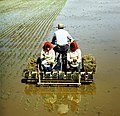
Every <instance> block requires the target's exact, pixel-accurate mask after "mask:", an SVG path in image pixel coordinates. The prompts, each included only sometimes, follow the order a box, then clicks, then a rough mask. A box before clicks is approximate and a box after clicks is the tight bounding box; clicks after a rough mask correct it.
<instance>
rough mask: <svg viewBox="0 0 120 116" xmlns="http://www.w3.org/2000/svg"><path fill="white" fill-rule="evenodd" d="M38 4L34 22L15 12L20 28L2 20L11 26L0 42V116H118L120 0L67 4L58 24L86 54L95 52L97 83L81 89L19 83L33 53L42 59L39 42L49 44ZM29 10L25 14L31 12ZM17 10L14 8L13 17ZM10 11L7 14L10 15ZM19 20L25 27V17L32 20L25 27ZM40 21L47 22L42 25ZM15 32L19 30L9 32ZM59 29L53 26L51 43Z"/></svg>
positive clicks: (70, 1)
mask: <svg viewBox="0 0 120 116" xmlns="http://www.w3.org/2000/svg"><path fill="white" fill-rule="evenodd" d="M12 1H13V0H12ZM55 1H56V0H54V2H55ZM13 2H14V1H13ZM38 3H39V2H38ZM38 3H37V4H38ZM46 3H47V2H46ZM26 4H29V3H27V2H26V3H24V5H25V6H26ZM31 4H33V3H32V1H31ZM40 4H42V0H41V3H39V5H40ZM50 4H51V5H53V4H54V3H53V2H51V3H50ZM11 5H13V4H12V3H11ZM19 5H20V6H21V7H22V8H23V4H22V5H21V1H19V2H17V6H19ZM34 5H35V6H34V7H35V9H34V8H33V9H32V10H30V9H29V10H30V11H31V13H30V14H29V16H28V17H29V18H28V17H27V18H25V15H20V13H19V12H17V11H16V12H15V14H14V16H19V18H18V19H16V20H17V22H16V24H18V26H17V27H16V25H15V27H14V26H12V28H10V25H11V24H14V23H13V22H14V21H13V22H10V19H8V20H7V18H5V19H4V20H2V21H3V22H7V21H8V22H10V23H6V24H5V25H4V26H1V29H2V30H3V31H4V29H7V28H8V29H7V31H8V32H9V33H6V32H5V34H7V36H3V35H2V37H4V38H2V39H1V44H0V47H1V57H0V58H1V61H0V62H1V67H0V71H1V73H0V74H1V75H0V78H1V81H0V88H1V90H0V91H1V94H0V114H2V116H16V115H17V116H24V115H25V116H59V115H60V116H61V115H62V116H74V115H75V116H119V115H120V111H119V107H120V104H119V98H120V91H119V89H120V78H119V77H120V76H119V75H120V61H119V59H120V39H119V38H120V31H119V30H120V21H119V19H120V0H114V1H113V0H94V1H93V0H67V2H66V4H65V6H64V8H63V9H62V11H61V13H60V15H59V16H58V17H57V18H56V20H55V22H54V26H53V27H55V26H56V25H57V24H58V23H59V22H62V23H64V24H65V25H66V30H68V31H69V32H70V34H71V35H73V37H74V38H75V39H76V40H77V43H78V44H79V46H80V48H81V50H82V54H88V53H90V54H92V55H94V56H95V58H96V60H97V72H96V74H95V75H94V77H95V79H94V80H95V82H94V83H93V84H91V85H82V86H81V87H79V88H75V87H69V88H68V87H36V86H35V85H25V84H22V83H21V82H20V81H21V74H22V70H23V69H24V67H26V65H27V64H26V60H27V59H28V58H29V57H32V56H33V55H34V54H35V57H37V56H38V53H39V52H38V51H37V50H38V49H40V48H39V47H38V45H41V44H39V41H38V40H40V39H41V41H45V40H44V39H43V38H42V37H46V36H45V35H46V34H45V35H44V34H43V35H42V34H40V33H43V32H42V31H40V29H41V28H42V29H44V30H47V28H43V27H45V23H46V22H44V20H42V21H41V19H40V14H39V13H40V11H39V10H38V6H37V7H36V4H34ZM43 5H46V4H45V3H44V4H43ZM8 6H9V5H8ZM13 6H14V5H13ZM15 6H16V5H15ZM25 6H24V9H23V11H24V10H25V11H26V9H27V7H25ZM54 6H55V4H54ZM21 7H19V8H21ZM31 8H32V7H31ZM7 10H9V8H8V9H7ZM15 10H17V8H16V9H15ZM40 10H42V9H40ZM27 11H28V10H27ZM27 11H26V12H27ZM38 11H39V13H38ZM12 12H14V10H11V12H10V13H12ZM21 12H22V11H21ZM10 13H8V14H7V16H10ZM16 13H18V14H16ZM24 13H25V12H24ZM34 14H36V15H34ZM50 14H51V13H50ZM50 14H48V15H49V16H48V18H47V17H46V18H45V19H46V20H48V19H50V16H51V15H50ZM34 16H36V17H34ZM52 16H54V14H53V15H52ZM52 16H51V17H52ZM31 17H32V18H31ZM20 18H21V20H20V21H22V23H24V20H26V19H29V20H28V21H27V23H26V22H25V24H24V25H21V24H19V19H20ZM36 19H37V20H36ZM5 20H6V21H5ZM53 20H54V19H53ZM40 21H41V22H44V23H42V24H41V22H40ZM42 25H43V26H42ZM41 26H42V27H41ZM50 26H52V23H50ZM50 26H49V25H48V27H49V29H48V31H46V33H47V32H49V31H50V29H51V27H50ZM28 27H29V28H28ZM35 27H36V28H35ZM40 27H41V28H40ZM37 28H38V30H37ZM11 29H13V30H15V31H10V30H11ZM54 30H56V29H55V28H53V29H52V30H51V32H50V33H49V36H48V37H46V39H47V40H50V38H51V37H52V34H53V32H54ZM39 31H40V32H39ZM34 33H35V35H34ZM47 34H48V33H47ZM34 37H35V39H34ZM3 40H4V41H3ZM24 40H26V41H24ZM32 41H34V43H36V44H34V43H32ZM19 42H21V43H19ZM4 43H5V45H4V47H3V46H2V45H3V44H4ZM17 43H19V44H18V45H17ZM16 46H17V47H16ZM8 48H9V49H8ZM23 51H24V52H23ZM23 53H24V54H23ZM4 58H5V59H4ZM4 60H5V61H4Z"/></svg>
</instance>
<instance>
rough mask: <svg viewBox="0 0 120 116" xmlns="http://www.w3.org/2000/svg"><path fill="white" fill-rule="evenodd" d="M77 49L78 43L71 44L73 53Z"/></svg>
mask: <svg viewBox="0 0 120 116" xmlns="http://www.w3.org/2000/svg"><path fill="white" fill-rule="evenodd" d="M77 49H78V45H77V43H76V42H72V43H71V44H70V50H71V51H72V52H75V51H76V50H77Z"/></svg>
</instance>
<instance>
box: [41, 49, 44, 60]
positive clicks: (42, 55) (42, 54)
mask: <svg viewBox="0 0 120 116" xmlns="http://www.w3.org/2000/svg"><path fill="white" fill-rule="evenodd" d="M40 58H41V59H43V58H44V51H43V49H42V51H41V56H40Z"/></svg>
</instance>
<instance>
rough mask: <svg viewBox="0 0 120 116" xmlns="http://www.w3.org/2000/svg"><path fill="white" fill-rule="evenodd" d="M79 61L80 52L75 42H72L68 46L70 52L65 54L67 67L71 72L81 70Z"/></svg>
mask: <svg viewBox="0 0 120 116" xmlns="http://www.w3.org/2000/svg"><path fill="white" fill-rule="evenodd" d="M81 59H82V58H81V50H80V49H79V48H78V45H77V43H76V42H72V43H71V44H70V50H69V51H68V53H67V61H68V66H69V67H70V70H71V71H72V72H73V71H77V72H79V71H80V69H81V68H82V67H81V66H82V64H81Z"/></svg>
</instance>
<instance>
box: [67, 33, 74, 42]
mask: <svg viewBox="0 0 120 116" xmlns="http://www.w3.org/2000/svg"><path fill="white" fill-rule="evenodd" d="M67 33H68V32H67ZM67 38H68V40H69V42H70V43H71V42H73V41H74V39H73V37H72V36H71V35H70V34H69V33H68V34H67Z"/></svg>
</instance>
